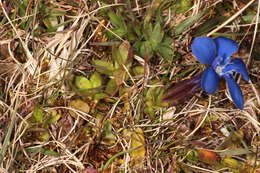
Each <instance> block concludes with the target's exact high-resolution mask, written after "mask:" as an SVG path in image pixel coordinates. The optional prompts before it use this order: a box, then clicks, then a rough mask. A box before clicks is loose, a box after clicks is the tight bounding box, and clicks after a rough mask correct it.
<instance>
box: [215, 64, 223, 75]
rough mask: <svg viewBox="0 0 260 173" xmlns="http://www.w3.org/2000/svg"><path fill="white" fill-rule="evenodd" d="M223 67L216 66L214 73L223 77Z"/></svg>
mask: <svg viewBox="0 0 260 173" xmlns="http://www.w3.org/2000/svg"><path fill="white" fill-rule="evenodd" d="M224 67H225V66H224V65H218V66H216V68H215V71H216V73H217V74H218V75H219V76H222V75H223V72H222V70H223V69H224Z"/></svg>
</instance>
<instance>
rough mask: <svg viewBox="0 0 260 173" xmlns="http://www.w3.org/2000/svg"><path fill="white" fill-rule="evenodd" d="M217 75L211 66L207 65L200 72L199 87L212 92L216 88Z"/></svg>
mask: <svg viewBox="0 0 260 173" xmlns="http://www.w3.org/2000/svg"><path fill="white" fill-rule="evenodd" d="M218 80H219V76H218V75H217V73H216V72H215V70H213V68H212V67H208V68H207V69H206V70H205V71H204V72H203V74H202V80H201V87H202V89H203V90H204V91H206V92H207V93H209V94H213V93H215V92H216V90H217V89H218Z"/></svg>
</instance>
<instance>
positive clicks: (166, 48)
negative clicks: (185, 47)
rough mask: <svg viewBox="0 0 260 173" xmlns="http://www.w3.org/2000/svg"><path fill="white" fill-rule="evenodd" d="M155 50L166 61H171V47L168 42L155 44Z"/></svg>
mask: <svg viewBox="0 0 260 173" xmlns="http://www.w3.org/2000/svg"><path fill="white" fill-rule="evenodd" d="M157 52H158V54H159V55H160V56H162V57H163V58H164V59H165V60H167V61H170V62H171V61H172V59H173V48H172V47H171V45H169V44H165V43H160V44H158V46H157Z"/></svg>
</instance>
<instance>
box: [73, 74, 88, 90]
mask: <svg viewBox="0 0 260 173" xmlns="http://www.w3.org/2000/svg"><path fill="white" fill-rule="evenodd" d="M75 85H76V87H77V88H78V89H80V90H84V89H89V88H92V84H91V82H90V81H89V80H88V79H87V78H86V77H84V76H76V79H75Z"/></svg>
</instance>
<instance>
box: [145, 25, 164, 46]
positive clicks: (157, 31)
mask: <svg viewBox="0 0 260 173" xmlns="http://www.w3.org/2000/svg"><path fill="white" fill-rule="evenodd" d="M163 35H164V33H163V32H162V31H161V25H160V23H159V22H158V23H156V25H155V26H154V28H153V32H152V33H150V38H149V41H151V43H153V44H157V43H161V41H162V39H163Z"/></svg>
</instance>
